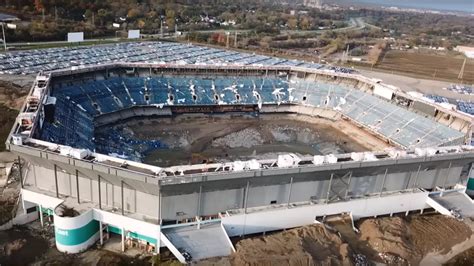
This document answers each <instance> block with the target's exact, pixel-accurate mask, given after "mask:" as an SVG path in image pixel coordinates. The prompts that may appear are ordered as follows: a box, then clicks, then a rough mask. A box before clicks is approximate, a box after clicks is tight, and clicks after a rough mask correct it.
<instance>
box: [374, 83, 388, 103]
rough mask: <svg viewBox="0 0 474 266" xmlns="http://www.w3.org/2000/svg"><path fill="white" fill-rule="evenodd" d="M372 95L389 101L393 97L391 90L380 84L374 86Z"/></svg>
mask: <svg viewBox="0 0 474 266" xmlns="http://www.w3.org/2000/svg"><path fill="white" fill-rule="evenodd" d="M374 94H375V95H378V96H380V97H383V98H385V99H388V100H391V99H392V97H393V90H391V89H389V88H387V87H385V86H382V85H380V84H375V87H374Z"/></svg>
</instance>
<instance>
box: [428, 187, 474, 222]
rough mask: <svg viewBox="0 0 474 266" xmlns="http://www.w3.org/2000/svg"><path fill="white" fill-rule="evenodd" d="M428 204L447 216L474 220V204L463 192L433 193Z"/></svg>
mask: <svg viewBox="0 0 474 266" xmlns="http://www.w3.org/2000/svg"><path fill="white" fill-rule="evenodd" d="M426 203H427V204H428V205H430V206H431V207H433V208H434V209H435V210H437V211H438V212H440V213H442V214H445V215H450V216H454V217H457V218H474V202H473V200H472V199H471V198H469V196H467V195H466V194H465V193H464V192H463V191H457V190H453V191H443V192H438V193H431V194H430V195H429V198H428V200H427V202H426Z"/></svg>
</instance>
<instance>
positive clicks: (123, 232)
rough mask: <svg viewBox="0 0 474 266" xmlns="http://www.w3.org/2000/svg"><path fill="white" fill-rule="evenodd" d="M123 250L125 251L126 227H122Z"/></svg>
mask: <svg viewBox="0 0 474 266" xmlns="http://www.w3.org/2000/svg"><path fill="white" fill-rule="evenodd" d="M122 252H125V228H122Z"/></svg>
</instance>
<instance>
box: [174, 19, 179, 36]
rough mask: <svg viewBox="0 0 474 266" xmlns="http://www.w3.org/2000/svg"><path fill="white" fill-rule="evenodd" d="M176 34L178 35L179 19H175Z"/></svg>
mask: <svg viewBox="0 0 474 266" xmlns="http://www.w3.org/2000/svg"><path fill="white" fill-rule="evenodd" d="M174 35H176V36H178V19H177V18H175V20H174Z"/></svg>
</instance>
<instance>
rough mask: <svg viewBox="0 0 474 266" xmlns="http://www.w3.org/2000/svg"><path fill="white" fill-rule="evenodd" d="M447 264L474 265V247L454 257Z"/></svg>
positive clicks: (450, 265) (449, 265)
mask: <svg viewBox="0 0 474 266" xmlns="http://www.w3.org/2000/svg"><path fill="white" fill-rule="evenodd" d="M445 265H446V266H472V265H474V247H472V248H470V249H468V250H466V251H464V252H463V253H461V254H459V255H457V256H456V257H454V258H452V259H451V260H450V261H448V263H446V264H445Z"/></svg>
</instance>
